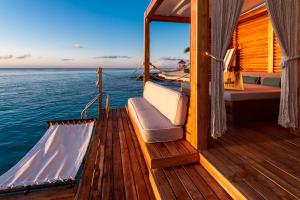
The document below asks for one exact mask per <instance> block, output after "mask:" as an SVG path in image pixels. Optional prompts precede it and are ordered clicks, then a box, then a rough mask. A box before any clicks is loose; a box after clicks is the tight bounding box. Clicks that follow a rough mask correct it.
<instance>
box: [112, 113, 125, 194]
mask: <svg viewBox="0 0 300 200" xmlns="http://www.w3.org/2000/svg"><path fill="white" fill-rule="evenodd" d="M119 117H120V116H119V110H116V112H114V113H113V174H114V199H122V198H124V196H125V190H124V179H123V169H122V158H121V148H120V138H119V125H118V118H119Z"/></svg>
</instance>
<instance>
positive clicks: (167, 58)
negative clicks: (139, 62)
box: [160, 57, 185, 61]
mask: <svg viewBox="0 0 300 200" xmlns="http://www.w3.org/2000/svg"><path fill="white" fill-rule="evenodd" d="M160 60H164V61H180V60H185V59H182V58H174V57H162V58H160Z"/></svg>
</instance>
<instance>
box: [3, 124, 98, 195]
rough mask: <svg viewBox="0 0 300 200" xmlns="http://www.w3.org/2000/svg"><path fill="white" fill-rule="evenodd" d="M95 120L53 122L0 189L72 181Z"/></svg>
mask: <svg viewBox="0 0 300 200" xmlns="http://www.w3.org/2000/svg"><path fill="white" fill-rule="evenodd" d="M93 126H94V122H90V123H85V124H75V125H53V126H51V127H50V128H49V129H48V130H47V132H46V133H45V135H44V136H43V137H42V138H41V139H40V140H39V142H38V143H37V144H36V145H35V146H34V147H33V148H32V149H31V150H30V151H29V152H28V153H27V154H26V155H25V156H24V157H23V158H22V159H21V160H20V161H19V162H18V163H17V164H16V165H15V166H14V167H12V168H11V169H10V170H9V171H7V172H6V173H5V174H3V175H2V176H0V190H6V189H10V188H17V187H25V186H32V185H41V184H47V183H53V182H56V181H62V180H70V179H71V180H74V179H75V176H76V174H77V172H78V170H79V167H80V165H81V163H82V160H83V158H84V155H85V153H86V151H87V148H88V145H89V142H90V138H91V135H92V132H93Z"/></svg>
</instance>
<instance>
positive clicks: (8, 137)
mask: <svg viewBox="0 0 300 200" xmlns="http://www.w3.org/2000/svg"><path fill="white" fill-rule="evenodd" d="M104 73H106V74H110V75H111V76H108V75H105V74H104V77H103V91H104V92H105V93H106V94H109V96H110V105H111V107H113V108H122V107H124V105H125V104H126V102H127V99H128V98H130V97H136V96H141V95H142V86H143V82H142V81H137V80H136V79H135V77H137V76H138V75H139V74H141V73H142V71H136V70H134V69H105V70H104ZM96 81H97V73H96V69H0V175H2V174H3V173H4V172H6V171H7V170H8V169H10V168H11V167H12V166H13V165H14V164H16V163H17V162H18V161H19V160H20V159H21V158H22V157H23V156H24V155H25V154H26V153H27V152H28V151H29V150H30V149H31V148H32V147H33V146H34V145H35V144H36V143H37V141H38V140H39V139H40V138H41V137H42V135H43V134H44V133H45V131H46V122H47V121H48V120H56V119H79V118H80V113H81V111H82V109H83V108H84V107H85V105H86V104H87V103H88V102H89V101H90V100H91V99H93V98H94V97H95V96H96V95H97V87H96ZM163 84H164V85H167V86H169V87H173V88H178V85H174V83H163ZM97 106H98V105H97V104H95V105H94V107H93V108H92V109H91V110H90V111H89V112H88V117H95V116H96V114H97Z"/></svg>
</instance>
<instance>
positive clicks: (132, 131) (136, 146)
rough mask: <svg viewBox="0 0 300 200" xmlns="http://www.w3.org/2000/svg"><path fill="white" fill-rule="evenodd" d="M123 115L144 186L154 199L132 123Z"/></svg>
mask: <svg viewBox="0 0 300 200" xmlns="http://www.w3.org/2000/svg"><path fill="white" fill-rule="evenodd" d="M123 112H124V111H123ZM120 114H121V112H120ZM125 116H126V120H127V122H128V125H129V130H130V133H131V137H132V141H133V144H134V146H135V149H136V153H137V157H138V160H139V164H140V167H141V170H142V173H143V177H144V180H145V183H146V186H147V188H148V195H149V197H150V199H155V196H154V193H153V190H152V187H151V184H150V182H149V181H148V180H149V171H148V168H147V165H146V163H145V160H144V157H143V153H142V150H141V148H140V146H139V143H138V140H137V137H136V134H135V132H134V128H133V126H132V123H131V122H130V119H129V116H128V115H127V113H125Z"/></svg>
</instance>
